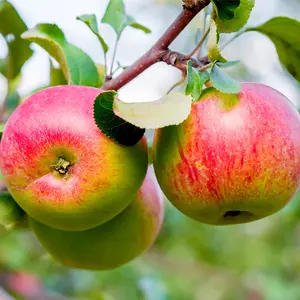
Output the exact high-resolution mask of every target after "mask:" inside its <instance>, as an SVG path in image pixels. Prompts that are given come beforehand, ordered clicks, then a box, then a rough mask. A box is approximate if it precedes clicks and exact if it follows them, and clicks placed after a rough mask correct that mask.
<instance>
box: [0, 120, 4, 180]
mask: <svg viewBox="0 0 300 300" xmlns="http://www.w3.org/2000/svg"><path fill="white" fill-rule="evenodd" d="M4 127H5V124H0V139H1V138H2V134H3V131H4ZM2 179H3V178H2V175H1V172H0V180H2Z"/></svg>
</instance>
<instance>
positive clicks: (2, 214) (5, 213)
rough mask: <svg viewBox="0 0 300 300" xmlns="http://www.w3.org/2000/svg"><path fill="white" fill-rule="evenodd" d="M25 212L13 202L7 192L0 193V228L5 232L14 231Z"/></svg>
mask: <svg viewBox="0 0 300 300" xmlns="http://www.w3.org/2000/svg"><path fill="white" fill-rule="evenodd" d="M24 217H25V212H24V211H23V210H22V209H21V207H20V206H19V205H18V204H17V203H16V202H15V200H14V199H13V197H12V196H11V195H10V193H9V192H3V191H1V192H0V226H2V227H4V228H5V229H6V230H11V229H14V228H15V226H16V225H17V224H18V223H20V222H21V221H23V219H24Z"/></svg>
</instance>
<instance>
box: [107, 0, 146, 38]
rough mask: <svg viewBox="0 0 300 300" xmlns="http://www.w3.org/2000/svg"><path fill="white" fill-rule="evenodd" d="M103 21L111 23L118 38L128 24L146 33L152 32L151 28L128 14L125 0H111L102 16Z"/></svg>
mask: <svg viewBox="0 0 300 300" xmlns="http://www.w3.org/2000/svg"><path fill="white" fill-rule="evenodd" d="M102 23H106V24H108V25H110V26H111V27H112V28H113V29H114V31H115V32H116V34H117V36H118V38H120V36H121V33H122V32H123V30H124V29H125V28H126V27H127V26H131V27H133V28H136V29H139V30H142V31H144V32H145V33H150V32H151V30H150V29H148V28H147V27H145V26H143V25H141V24H139V23H137V22H135V20H134V19H133V18H132V17H131V16H128V15H127V14H126V12H125V6H124V2H123V0H110V2H109V3H108V6H107V8H106V12H105V14H104V16H103V18H102Z"/></svg>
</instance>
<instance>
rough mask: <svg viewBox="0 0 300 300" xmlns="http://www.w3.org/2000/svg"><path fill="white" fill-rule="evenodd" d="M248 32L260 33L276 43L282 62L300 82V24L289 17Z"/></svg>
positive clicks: (277, 19)
mask: <svg viewBox="0 0 300 300" xmlns="http://www.w3.org/2000/svg"><path fill="white" fill-rule="evenodd" d="M246 31H258V32H260V33H262V34H264V35H266V36H267V37H268V38H269V39H271V41H272V42H273V43H274V45H275V47H276V50H277V53H278V57H279V60H280V62H281V63H282V64H283V65H284V66H285V68H286V69H287V70H288V72H289V73H290V74H291V75H292V76H293V77H294V78H295V79H296V80H297V81H299V82H300V34H299V33H300V22H299V21H297V20H294V19H290V18H287V17H275V18H273V19H271V20H269V21H267V22H266V23H264V24H263V25H261V26H258V27H253V28H248V29H247V30H246Z"/></svg>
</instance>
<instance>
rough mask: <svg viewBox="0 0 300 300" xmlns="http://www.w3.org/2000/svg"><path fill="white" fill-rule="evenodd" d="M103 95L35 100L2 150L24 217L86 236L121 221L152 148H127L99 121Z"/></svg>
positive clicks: (67, 93) (58, 93)
mask: <svg viewBox="0 0 300 300" xmlns="http://www.w3.org/2000/svg"><path fill="white" fill-rule="evenodd" d="M100 93H101V90H100V89H97V88H92V87H85V86H71V85H67V86H56V87H50V88H47V89H44V90H42V91H39V92H37V93H36V94H34V95H32V96H30V97H29V98H27V99H26V101H25V102H24V103H22V104H21V105H20V106H19V107H18V108H17V109H16V110H15V111H14V113H13V114H12V116H11V117H10V119H9V120H8V122H7V124H6V126H5V129H4V133H3V136H2V140H1V145H0V168H1V171H2V173H3V177H4V181H5V184H6V186H7V188H8V190H9V192H10V193H11V195H12V196H13V198H14V199H15V200H16V202H17V203H18V204H19V205H20V206H21V207H22V209H24V211H25V212H26V213H27V214H28V215H29V216H31V217H33V218H35V219H36V220H38V221H40V222H42V223H44V224H47V225H49V226H52V227H55V228H58V229H63V230H71V231H77V230H86V229H89V228H93V227H95V226H98V225H100V224H101V223H104V222H106V221H108V220H110V219H112V218H113V217H115V216H116V215H117V214H119V213H120V212H121V211H122V210H124V209H125V207H126V206H127V205H128V204H129V203H130V202H131V200H132V199H133V197H134V195H136V193H137V191H138V190H139V188H140V186H141V185H142V183H143V180H144V178H145V175H146V172H147V166H148V156H147V142H146V139H145V138H143V139H142V140H141V141H140V142H139V143H138V144H136V145H135V146H132V147H126V146H122V145H119V144H117V143H116V142H114V141H113V140H111V139H109V138H108V137H106V136H105V135H104V134H103V133H102V132H101V131H100V129H98V127H97V126H96V124H95V121H94V119H93V103H94V100H95V98H96V97H97V96H98V95H99V94H100Z"/></svg>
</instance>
